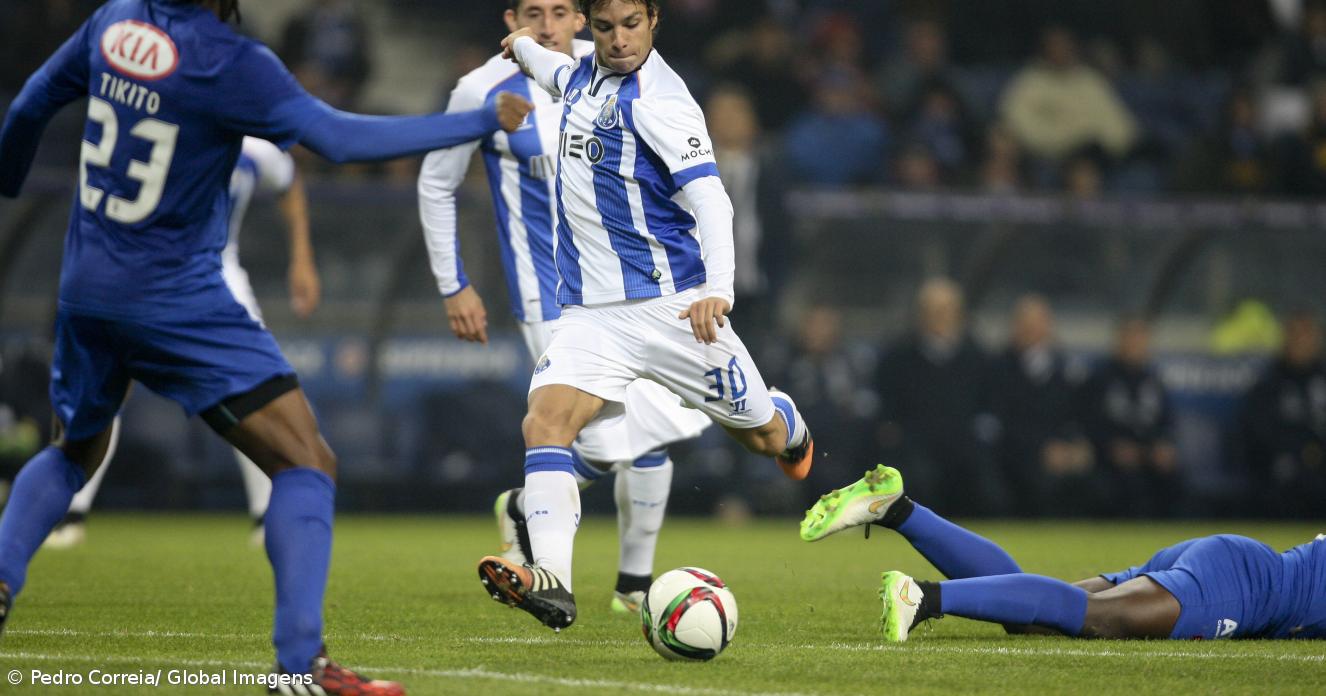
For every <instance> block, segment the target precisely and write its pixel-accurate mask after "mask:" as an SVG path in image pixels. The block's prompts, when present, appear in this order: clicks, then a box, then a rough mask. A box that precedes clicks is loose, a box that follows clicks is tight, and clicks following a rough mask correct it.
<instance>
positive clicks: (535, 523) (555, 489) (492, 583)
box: [479, 375, 604, 630]
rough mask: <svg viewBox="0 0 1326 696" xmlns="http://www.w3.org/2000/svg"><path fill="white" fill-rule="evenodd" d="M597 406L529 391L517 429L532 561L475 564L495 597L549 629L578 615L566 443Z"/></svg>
mask: <svg viewBox="0 0 1326 696" xmlns="http://www.w3.org/2000/svg"><path fill="white" fill-rule="evenodd" d="M536 377H537V375H536ZM603 405H604V401H603V399H601V398H600V397H597V396H594V395H593V394H590V393H588V392H584V391H581V390H579V389H576V388H575V387H571V386H568V385H566V384H547V385H544V386H541V387H538V388H537V389H534V390H533V391H532V392H530V398H529V413H528V414H527V415H526V416H525V419H524V422H523V423H522V430H523V432H524V435H525V447H526V449H525V486H524V491H523V501H524V514H525V531H526V533H527V534H528V535H529V542H530V553H531V556H532V557H531V559H530V561H531V563H529V564H527V565H524V566H517V565H515V564H513V563H511V562H510V561H507V560H506V559H503V558H500V557H497V556H487V557H485V558H483V559H481V560H480V561H479V579H480V580H481V581H482V582H483V584H484V588H485V590H486V591H487V592H488V593H489V595H490V596H491V597H492V598H493V599H495V600H497V601H500V602H503V603H505V604H507V605H509V606H513V607H518V608H521V609H524V610H525V611H528V612H529V613H530V614H532V615H533V616H534V617H535V618H537V619H538V620H539V621H540V622H541V623H543V624H544V625H545V626H548V627H550V628H553V629H554V630H560V629H562V628H566V627H568V626H570V625H571V624H572V623H574V622H575V616H576V609H575V597H574V595H572V594H571V591H572V590H571V577H572V575H571V570H572V565H571V564H572V551H573V547H574V544H575V533H576V530H577V529H578V528H579V526H580V487H579V485H578V484H577V482H576V477H575V473H574V470H575V457H574V454H573V452H572V451H571V443H572V442H573V441H574V440H575V437H576V435H577V434H578V433H579V432H580V429H581V428H583V427H584V426H585V425H586V424H588V423H589V422H590V421H591V420H593V419H594V417H595V416H596V415H597V414H598V412H599V411H600V410H601V409H602V408H603Z"/></svg>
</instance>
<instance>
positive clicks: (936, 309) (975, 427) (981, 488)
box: [875, 278, 1007, 515]
mask: <svg viewBox="0 0 1326 696" xmlns="http://www.w3.org/2000/svg"><path fill="white" fill-rule="evenodd" d="M916 312H917V317H916V330H915V331H914V332H913V333H910V334H908V335H906V336H903V337H902V338H901V339H899V340H898V341H897V342H896V343H894V344H893V345H892V346H891V347H889V349H888V350H887V351H886V352H885V353H884V355H883V357H882V358H881V360H880V363H879V367H878V369H877V370H876V383H875V386H876V392H877V393H878V395H879V399H880V410H879V428H878V433H879V438H880V444H881V445H882V447H883V451H882V454H883V456H884V457H885V461H888V462H891V463H892V462H897V465H898V466H900V467H902V468H903V471H906V472H907V485H908V487H909V488H910V489H912V490H914V491H916V494H917V499H918V500H934V501H936V502H935V506H936V507H937V508H940V509H944V510H948V511H950V512H952V513H955V514H968V515H988V514H998V513H1001V512H1004V510H1003V509H1001V505H1002V504H1003V503H1005V502H1006V501H1007V498H1006V496H1004V494H1003V487H1002V480H1001V478H1000V476H999V472H998V471H997V469H996V467H995V464H994V458H993V457H992V456H991V454H990V449H989V444H988V442H989V438H990V437H991V435H992V433H990V432H989V429H988V427H983V426H988V423H989V418H988V414H986V413H985V410H984V409H985V405H986V381H987V378H988V376H989V362H988V360H987V358H986V356H985V355H984V353H983V352H982V351H981V349H980V348H979V347H978V346H977V345H976V342H975V341H973V340H972V339H971V337H970V336H969V335H967V332H966V329H965V320H964V317H963V300H962V291H961V289H959V288H958V286H957V284H955V283H954V282H953V281H951V280H948V279H942V278H937V279H932V280H929V281H926V283H925V284H924V285H923V286H922V287H921V290H920V292H919V293H918V294H917V303H916Z"/></svg>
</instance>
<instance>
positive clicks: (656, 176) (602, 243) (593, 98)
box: [550, 51, 718, 304]
mask: <svg viewBox="0 0 1326 696" xmlns="http://www.w3.org/2000/svg"><path fill="white" fill-rule="evenodd" d="M553 82H554V83H555V84H554V85H551V87H552V90H550V91H553V92H554V94H555V96H563V97H564V98H563V100H562V102H563V108H562V119H561V139H560V142H559V146H558V162H559V172H558V177H557V269H558V272H559V274H560V277H561V278H560V280H561V282H560V285H559V286H558V291H557V300H558V301H559V302H560V303H561V304H601V303H606V302H616V301H621V300H634V299H644V298H650V297H659V296H664V295H671V294H674V293H677V292H680V291H682V290H686V289H688V288H692V287H695V286H698V285H702V284H704V283H705V282H706V273H705V263H704V258H703V254H702V251H701V245H700V241H699V239H698V238H697V231H696V221H695V218H694V217H693V216H692V215H691V214H690V212H688V211H687V210H686V209H685V208H684V207H683V206H682V205H681V204H680V203H679V202H678V201H677V200H676V197H677V194H678V192H680V191H681V189H682V187H684V186H686V185H687V184H688V183H690V182H692V181H694V180H696V179H699V178H701V177H706V176H715V177H716V176H718V167H717V165H716V164H715V162H714V154H713V144H712V142H711V141H710V138H709V132H708V128H706V126H705V121H704V114H703V112H702V111H701V110H700V106H699V105H698V104H696V102H695V99H694V98H693V97H692V96H691V94H690V91H689V90H688V89H687V88H686V85H685V83H684V82H682V79H681V77H679V76H678V75H677V73H676V72H674V71H673V70H672V68H671V67H669V66H668V64H667V63H666V62H665V61H664V60H663V57H662V56H660V55H659V53H658V51H654V52H652V53H651V54H650V56H649V58H648V59H646V60H645V62H644V63H643V64H642V65H641V66H640V68H639V69H637V70H636V71H634V72H631V73H629V74H625V75H620V74H614V73H609V72H607V71H605V70H603V69H602V68H601V67H599V66H598V65H597V63H596V62H595V60H594V57H593V56H592V55H590V56H586V57H584V58H582V59H580V60H579V61H577V62H576V63H574V64H569V65H566V66H563V67H560V68H558V69H557V72H556V73H555V75H554V78H553Z"/></svg>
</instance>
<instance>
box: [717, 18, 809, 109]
mask: <svg viewBox="0 0 1326 696" xmlns="http://www.w3.org/2000/svg"><path fill="white" fill-rule="evenodd" d="M741 38H742V39H743V40H736V39H735V38H734V40H732V41H731V46H732V48H733V50H734V51H735V55H734V56H720V58H719V62H720V63H721V64H722V65H723V66H724V67H721V68H720V69H719V73H720V74H721V75H722V76H723V79H725V80H727V81H729V82H733V83H735V84H739V85H742V86H743V87H745V88H746V89H748V90H750V93H751V95H752V97H753V98H754V100H755V111H756V113H757V114H759V117H760V123H761V124H763V125H764V127H765V128H768V129H769V130H771V131H780V130H782V129H783V127H784V126H786V125H787V124H788V122H790V121H791V120H792V118H793V117H794V116H795V115H796V113H797V112H798V111H799V110H800V109H801V108H803V107H804V106H805V104H806V102H807V100H808V97H807V95H806V90H805V89H803V88H802V86H801V75H802V72H803V71H805V72H808V70H807V67H806V66H805V65H804V64H803V63H802V62H800V61H798V60H797V55H796V47H795V42H794V39H793V38H792V35H791V34H790V33H789V32H788V31H787V29H785V28H783V26H782V25H781V24H779V23H778V22H777V21H774V20H773V19H770V18H765V19H762V20H760V21H758V22H756V24H755V25H754V26H753V27H751V28H750V31H748V32H746V34H745V35H744V36H743V37H741Z"/></svg>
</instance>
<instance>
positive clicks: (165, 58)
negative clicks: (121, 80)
mask: <svg viewBox="0 0 1326 696" xmlns="http://www.w3.org/2000/svg"><path fill="white" fill-rule="evenodd" d="M101 55H102V57H103V58H105V59H106V62H107V63H110V64H111V66H112V67H114V68H115V69H116V70H118V71H119V72H121V73H124V74H125V75H128V76H129V77H132V78H136V79H139V80H160V79H162V78H163V77H169V76H170V75H171V73H174V72H175V68H177V67H179V64H180V52H179V50H177V49H176V48H175V42H174V41H171V40H170V37H169V36H167V35H166V32H164V31H161V30H160V29H158V28H156V27H154V26H152V25H151V24H146V23H144V22H138V21H135V20H132V19H126V20H123V21H119V22H116V23H114V24H112V25H110V26H109V27H107V28H106V33H104V34H102V35H101Z"/></svg>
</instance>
